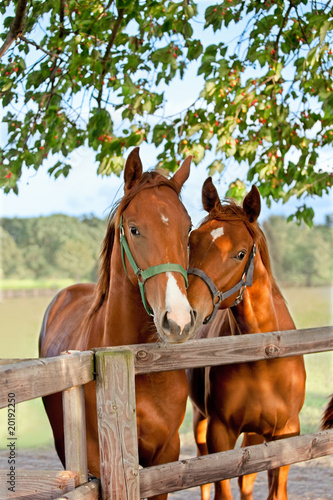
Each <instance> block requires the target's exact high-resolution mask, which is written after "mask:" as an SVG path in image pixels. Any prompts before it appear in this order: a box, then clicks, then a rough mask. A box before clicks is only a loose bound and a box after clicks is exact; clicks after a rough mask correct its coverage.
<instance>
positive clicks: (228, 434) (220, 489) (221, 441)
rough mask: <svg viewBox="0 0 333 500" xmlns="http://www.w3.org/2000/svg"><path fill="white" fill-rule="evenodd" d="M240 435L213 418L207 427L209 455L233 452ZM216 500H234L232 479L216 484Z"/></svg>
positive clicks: (215, 417)
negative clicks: (231, 485)
mask: <svg viewBox="0 0 333 500" xmlns="http://www.w3.org/2000/svg"><path fill="white" fill-rule="evenodd" d="M237 437H238V435H236V434H235V433H234V432H233V431H232V430H231V429H230V428H228V427H227V426H226V425H225V424H223V423H222V422H221V421H220V419H219V418H218V417H217V416H211V417H210V418H209V419H208V425H207V447H208V451H209V453H218V452H220V451H227V450H232V449H233V448H234V446H235V444H236V441H237ZM214 500H233V497H232V493H231V487H230V479H225V480H224V481H217V482H216V483H215V496H214Z"/></svg>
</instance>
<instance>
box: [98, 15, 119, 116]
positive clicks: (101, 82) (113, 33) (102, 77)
mask: <svg viewBox="0 0 333 500" xmlns="http://www.w3.org/2000/svg"><path fill="white" fill-rule="evenodd" d="M118 14H119V15H118V18H117V20H116V22H115V25H114V27H113V30H112V33H111V36H110V39H109V43H108V45H107V47H106V51H105V54H104V57H103V69H102V73H101V75H100V78H99V84H100V89H99V92H98V96H97V103H98V107H100V105H101V100H102V94H103V80H104V77H105V75H106V73H107V69H106V66H107V63H108V57H109V55H110V52H111V49H112V47H113V44H114V42H115V39H116V36H117V33H118V31H119V28H120V25H121V22H122V20H123V17H124V9H119V11H118Z"/></svg>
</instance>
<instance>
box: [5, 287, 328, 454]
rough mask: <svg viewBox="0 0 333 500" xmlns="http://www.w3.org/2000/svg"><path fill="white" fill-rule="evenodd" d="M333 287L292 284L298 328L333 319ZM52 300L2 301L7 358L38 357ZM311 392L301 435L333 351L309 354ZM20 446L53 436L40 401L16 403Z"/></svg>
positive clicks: (312, 423)
mask: <svg viewBox="0 0 333 500" xmlns="http://www.w3.org/2000/svg"><path fill="white" fill-rule="evenodd" d="M332 293H333V287H318V288H287V289H285V290H284V295H285V298H286V300H287V302H288V306H289V308H290V311H291V313H292V315H293V318H294V320H295V322H296V325H297V328H310V327H316V326H326V325H331V324H332V323H333V321H332V320H333V311H332ZM50 300H51V298H49V297H36V298H27V299H18V298H17V299H7V300H3V301H2V302H0V321H1V340H0V356H1V357H2V358H33V357H37V356H38V348H37V345H38V335H39V330H40V325H41V323H42V318H43V314H44V311H45V309H46V307H47V305H48V304H49V302H50ZM305 362H306V369H307V392H306V400H305V405H304V408H303V410H302V412H301V425H302V433H306V432H315V431H316V430H318V425H319V421H320V416H321V413H322V411H323V408H324V407H325V405H326V402H327V397H328V396H329V394H330V393H331V392H333V352H329V353H320V354H311V355H307V356H305ZM6 419H7V410H6V409H3V410H0V448H4V447H5V446H6V438H7V424H6ZM17 431H18V445H19V447H21V448H25V447H29V448H30V447H37V446H48V445H50V444H51V443H52V434H51V430H50V426H49V423H48V420H47V418H46V415H45V412H44V408H43V404H42V401H41V399H36V400H33V401H28V402H26V403H22V404H20V405H18V407H17ZM181 431H182V440H183V441H184V440H185V441H187V440H190V439H191V440H192V439H193V438H192V416H191V406H190V405H188V410H187V413H186V417H185V420H184V423H183V425H182V429H181Z"/></svg>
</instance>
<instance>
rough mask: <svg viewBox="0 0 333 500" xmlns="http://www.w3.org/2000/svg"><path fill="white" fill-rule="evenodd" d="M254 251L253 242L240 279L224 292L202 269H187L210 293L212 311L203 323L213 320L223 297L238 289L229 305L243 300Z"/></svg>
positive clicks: (252, 265)
mask: <svg viewBox="0 0 333 500" xmlns="http://www.w3.org/2000/svg"><path fill="white" fill-rule="evenodd" d="M256 253H257V248H256V245H255V243H253V247H252V250H251V253H250V255H249V260H248V261H247V264H246V266H245V269H244V273H243V276H242V278H241V280H240V281H239V282H238V283H237V284H236V285H235V286H233V287H232V288H230V290H227V291H226V292H220V291H219V290H218V289H217V288H216V286H215V284H214V282H213V280H211V278H210V277H209V276H207V274H206V273H205V272H204V271H202V270H201V269H197V268H196V267H190V269H188V271H187V274H194V275H195V276H198V277H199V278H201V279H202V280H203V281H204V282H205V283H206V285H207V287H208V289H209V291H210V293H211V296H212V299H213V312H212V313H211V314H210V315H209V316H208V317H207V318H206V319H205V321H204V322H203V323H204V325H205V324H207V323H210V322H211V321H213V319H214V318H215V316H216V313H217V311H218V309H219V307H220V304H221V302H223V301H224V300H225V299H227V298H228V297H230V296H231V295H233V294H234V293H236V292H238V290H239V294H238V295H237V297H236V300H235V302H234V303H233V304H232V306H231V307H233V306H237V305H238V304H239V303H240V302H241V301H242V300H243V294H244V291H245V288H246V287H247V286H252V281H253V268H254V257H255V255H256Z"/></svg>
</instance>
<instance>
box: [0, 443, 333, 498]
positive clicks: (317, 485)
mask: <svg viewBox="0 0 333 500" xmlns="http://www.w3.org/2000/svg"><path fill="white" fill-rule="evenodd" d="M194 456H195V447H194V445H192V444H186V445H185V446H183V447H182V453H181V457H180V458H181V459H187V458H191V457H194ZM6 461H7V451H6V450H0V469H5V468H6ZM17 466H18V468H22V469H61V464H60V461H59V459H58V457H57V455H56V453H55V451H54V449H53V448H50V449H34V450H18V456H17ZM231 484H232V492H233V496H234V500H238V499H239V493H238V487H237V479H232V482H231ZM168 498H169V499H170V500H200V488H199V487H197V488H191V489H189V490H183V491H179V492H176V493H172V494H170V495H169V497H168ZM211 498H213V493H212V494H211ZM265 498H267V474H266V472H261V473H259V474H258V477H257V479H256V483H255V487H254V499H256V500H265ZM288 499H289V500H333V456H332V455H331V456H329V457H322V458H319V459H316V460H311V461H309V462H303V463H300V464H294V465H292V466H291V468H290V473H289V480H288ZM0 500H1V499H0Z"/></svg>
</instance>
